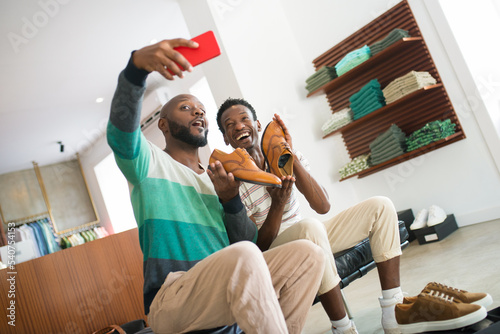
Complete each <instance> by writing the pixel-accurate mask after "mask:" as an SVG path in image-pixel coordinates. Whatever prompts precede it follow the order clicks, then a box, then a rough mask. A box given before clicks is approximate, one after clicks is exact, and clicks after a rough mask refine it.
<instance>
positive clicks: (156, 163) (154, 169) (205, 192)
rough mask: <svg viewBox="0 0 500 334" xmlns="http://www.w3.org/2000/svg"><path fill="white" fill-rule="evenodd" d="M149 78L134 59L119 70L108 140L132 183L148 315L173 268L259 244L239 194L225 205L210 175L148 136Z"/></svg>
mask: <svg viewBox="0 0 500 334" xmlns="http://www.w3.org/2000/svg"><path fill="white" fill-rule="evenodd" d="M146 76H147V72H145V71H142V70H139V69H137V68H136V67H135V66H134V65H133V64H132V62H131V61H129V64H128V65H127V68H126V69H125V70H124V71H123V72H122V73H121V74H120V76H119V79H118V86H117V89H116V92H115V95H114V97H113V102H112V105H111V114H110V119H109V123H108V128H107V138H108V143H109V145H110V146H111V148H112V150H113V152H114V155H115V159H116V162H117V164H118V167H119V168H120V170H121V171H122V173H123V174H124V175H125V177H126V178H127V180H128V181H129V182H130V184H131V186H132V191H131V201H132V207H133V209H134V215H135V219H136V221H137V225H138V230H139V241H140V246H141V249H142V252H143V256H144V257H143V260H144V268H143V270H144V308H145V314H148V313H149V306H150V305H151V303H152V301H153V299H154V297H155V295H156V293H157V292H158V290H159V289H160V287H161V285H162V284H163V282H164V281H165V278H166V277H167V275H168V274H169V273H170V272H174V271H187V270H189V269H190V268H191V267H193V266H194V265H195V264H196V263H197V262H199V261H201V260H202V259H204V258H205V257H207V256H208V255H210V254H212V253H214V252H216V251H218V250H220V249H222V248H224V247H226V246H228V245H229V244H230V243H233V242H237V241H241V240H251V241H254V242H255V240H256V239H257V230H256V228H255V224H253V222H252V221H251V220H249V219H248V217H247V216H246V212H245V208H244V206H243V204H242V203H241V200H240V198H239V196H236V197H235V198H234V199H233V200H231V201H230V202H228V203H225V204H224V205H221V203H220V202H219V198H218V196H217V194H216V192H215V190H214V187H213V184H212V182H211V181H210V178H209V177H208V175H207V173H203V174H197V173H196V172H194V171H193V170H191V169H190V168H188V167H186V166H184V165H182V164H181V163H179V162H177V161H176V160H174V159H173V158H172V157H170V155H168V154H167V153H165V152H164V151H163V150H162V149H160V148H159V147H157V146H155V145H154V144H152V143H150V142H148V141H147V140H146V139H145V137H144V135H143V134H142V132H141V130H140V126H139V122H140V109H141V104H142V96H143V94H144V91H145V79H146Z"/></svg>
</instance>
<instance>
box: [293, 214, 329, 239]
mask: <svg viewBox="0 0 500 334" xmlns="http://www.w3.org/2000/svg"><path fill="white" fill-rule="evenodd" d="M295 224H297V225H299V226H300V236H301V238H304V239H308V240H311V241H313V242H314V243H317V242H316V241H317V240H320V239H322V238H324V237H326V235H327V234H326V228H325V225H324V224H323V223H322V222H320V221H319V220H317V219H314V218H305V219H302V220H301V221H299V222H297V223H295Z"/></svg>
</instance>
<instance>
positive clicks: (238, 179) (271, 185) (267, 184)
mask: <svg viewBox="0 0 500 334" xmlns="http://www.w3.org/2000/svg"><path fill="white" fill-rule="evenodd" d="M234 179H235V180H237V181H241V182H247V183H252V184H258V185H261V186H266V187H274V188H281V184H274V183H265V182H258V181H253V180H252V181H250V180H244V179H241V178H239V177H236V176H235V177H234Z"/></svg>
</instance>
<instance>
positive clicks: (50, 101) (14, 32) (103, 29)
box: [0, 0, 189, 174]
mask: <svg viewBox="0 0 500 334" xmlns="http://www.w3.org/2000/svg"><path fill="white" fill-rule="evenodd" d="M0 34H1V36H2V37H3V38H2V39H0V50H2V51H1V53H0V71H1V75H0V87H1V89H0V174H5V173H9V172H12V171H18V170H24V169H30V168H32V167H33V164H32V161H36V162H37V163H38V164H39V165H41V166H43V165H48V164H53V163H58V162H62V161H66V160H70V159H74V158H75V153H76V152H80V153H82V152H83V151H85V150H86V149H88V148H89V147H91V146H92V143H93V142H95V140H96V139H98V138H99V137H100V136H102V135H103V134H104V132H105V128H106V122H107V118H108V115H109V107H110V103H111V99H112V96H113V93H114V89H115V87H116V80H117V77H118V74H119V72H120V71H121V70H122V69H123V68H124V67H125V65H126V63H127V61H128V58H129V56H130V52H131V51H132V50H134V49H138V48H140V47H142V46H145V45H147V44H149V43H151V41H154V40H158V41H159V40H161V39H164V38H175V37H189V36H188V35H187V27H186V25H185V22H184V19H183V17H182V14H181V12H180V9H179V6H178V4H177V2H176V1H169V0H148V1H140V0H106V1H96V0H89V1H71V0H2V1H1V2H0ZM97 98H103V102H101V103H97V102H96V99H97ZM59 141H61V142H62V143H63V144H64V152H61V151H60V145H59V144H58V142H59Z"/></svg>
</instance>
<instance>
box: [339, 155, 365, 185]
mask: <svg viewBox="0 0 500 334" xmlns="http://www.w3.org/2000/svg"><path fill="white" fill-rule="evenodd" d="M369 158H370V153H367V154H362V155H359V156H357V157H355V158H354V159H352V160H351V161H349V162H348V163H347V164H345V165H344V166H343V167H342V168H340V169H339V174H340V178H341V179H345V178H346V177H349V176H351V175H353V174H356V173H359V172H361V171H364V170H365V169H368V168H370V164H369V163H368V160H369Z"/></svg>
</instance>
